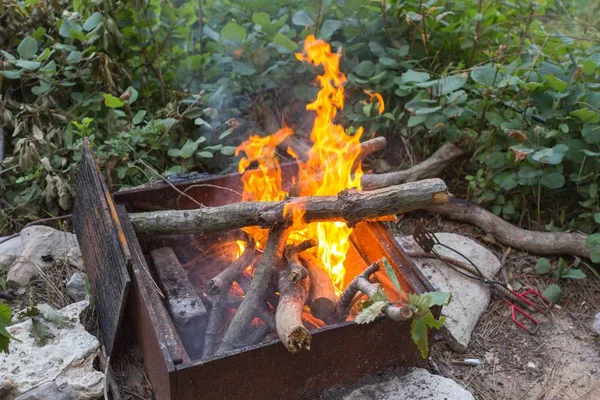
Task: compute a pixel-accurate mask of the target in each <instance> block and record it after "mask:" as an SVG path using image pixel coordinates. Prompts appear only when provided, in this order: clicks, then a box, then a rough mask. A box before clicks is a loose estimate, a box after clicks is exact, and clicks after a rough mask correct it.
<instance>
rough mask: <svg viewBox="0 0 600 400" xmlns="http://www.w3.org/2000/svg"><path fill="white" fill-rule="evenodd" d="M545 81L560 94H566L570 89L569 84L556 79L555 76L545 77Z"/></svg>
mask: <svg viewBox="0 0 600 400" xmlns="http://www.w3.org/2000/svg"><path fill="white" fill-rule="evenodd" d="M544 80H545V81H546V82H548V85H549V86H550V87H551V88H552V89H554V90H556V91H557V92H559V93H562V92H564V91H565V90H567V88H568V87H569V84H568V83H567V82H565V81H562V80H560V79H558V78H557V77H555V76H554V75H544Z"/></svg>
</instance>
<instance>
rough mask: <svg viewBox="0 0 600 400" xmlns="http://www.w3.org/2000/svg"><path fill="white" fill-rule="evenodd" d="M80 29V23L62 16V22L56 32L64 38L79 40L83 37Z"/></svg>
mask: <svg viewBox="0 0 600 400" xmlns="http://www.w3.org/2000/svg"><path fill="white" fill-rule="evenodd" d="M82 30H83V29H82V28H81V25H79V24H77V23H75V22H73V21H71V20H70V19H66V18H64V19H63V20H62V24H61V25H60V29H59V31H58V34H59V35H60V36H62V37H64V38H74V39H79V40H81V39H82V38H84V39H85V37H84V35H83V33H82Z"/></svg>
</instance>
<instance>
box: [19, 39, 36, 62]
mask: <svg viewBox="0 0 600 400" xmlns="http://www.w3.org/2000/svg"><path fill="white" fill-rule="evenodd" d="M37 52H38V42H37V41H36V40H35V39H34V38H32V37H31V36H25V38H24V39H23V40H21V43H19V46H18V47H17V53H19V57H21V58H23V59H25V60H30V59H32V58H33V57H34V56H35V55H36V54H37Z"/></svg>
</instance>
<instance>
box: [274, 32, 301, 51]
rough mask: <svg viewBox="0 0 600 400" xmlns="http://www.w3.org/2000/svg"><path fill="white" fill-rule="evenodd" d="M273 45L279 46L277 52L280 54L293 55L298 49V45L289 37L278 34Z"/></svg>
mask: <svg viewBox="0 0 600 400" xmlns="http://www.w3.org/2000/svg"><path fill="white" fill-rule="evenodd" d="M273 43H275V45H276V46H277V50H278V51H279V52H280V53H292V52H294V51H295V50H296V48H297V47H298V44H297V43H296V42H294V41H293V40H292V39H290V38H289V37H287V36H285V35H282V34H281V33H277V34H276V35H275V36H274V37H273Z"/></svg>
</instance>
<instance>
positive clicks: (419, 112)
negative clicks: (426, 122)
mask: <svg viewBox="0 0 600 400" xmlns="http://www.w3.org/2000/svg"><path fill="white" fill-rule="evenodd" d="M441 109H442V107H441V106H437V107H423V108H418V109H416V110H415V115H426V114H433V113H434V112H436V111H439V110H441Z"/></svg>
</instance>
